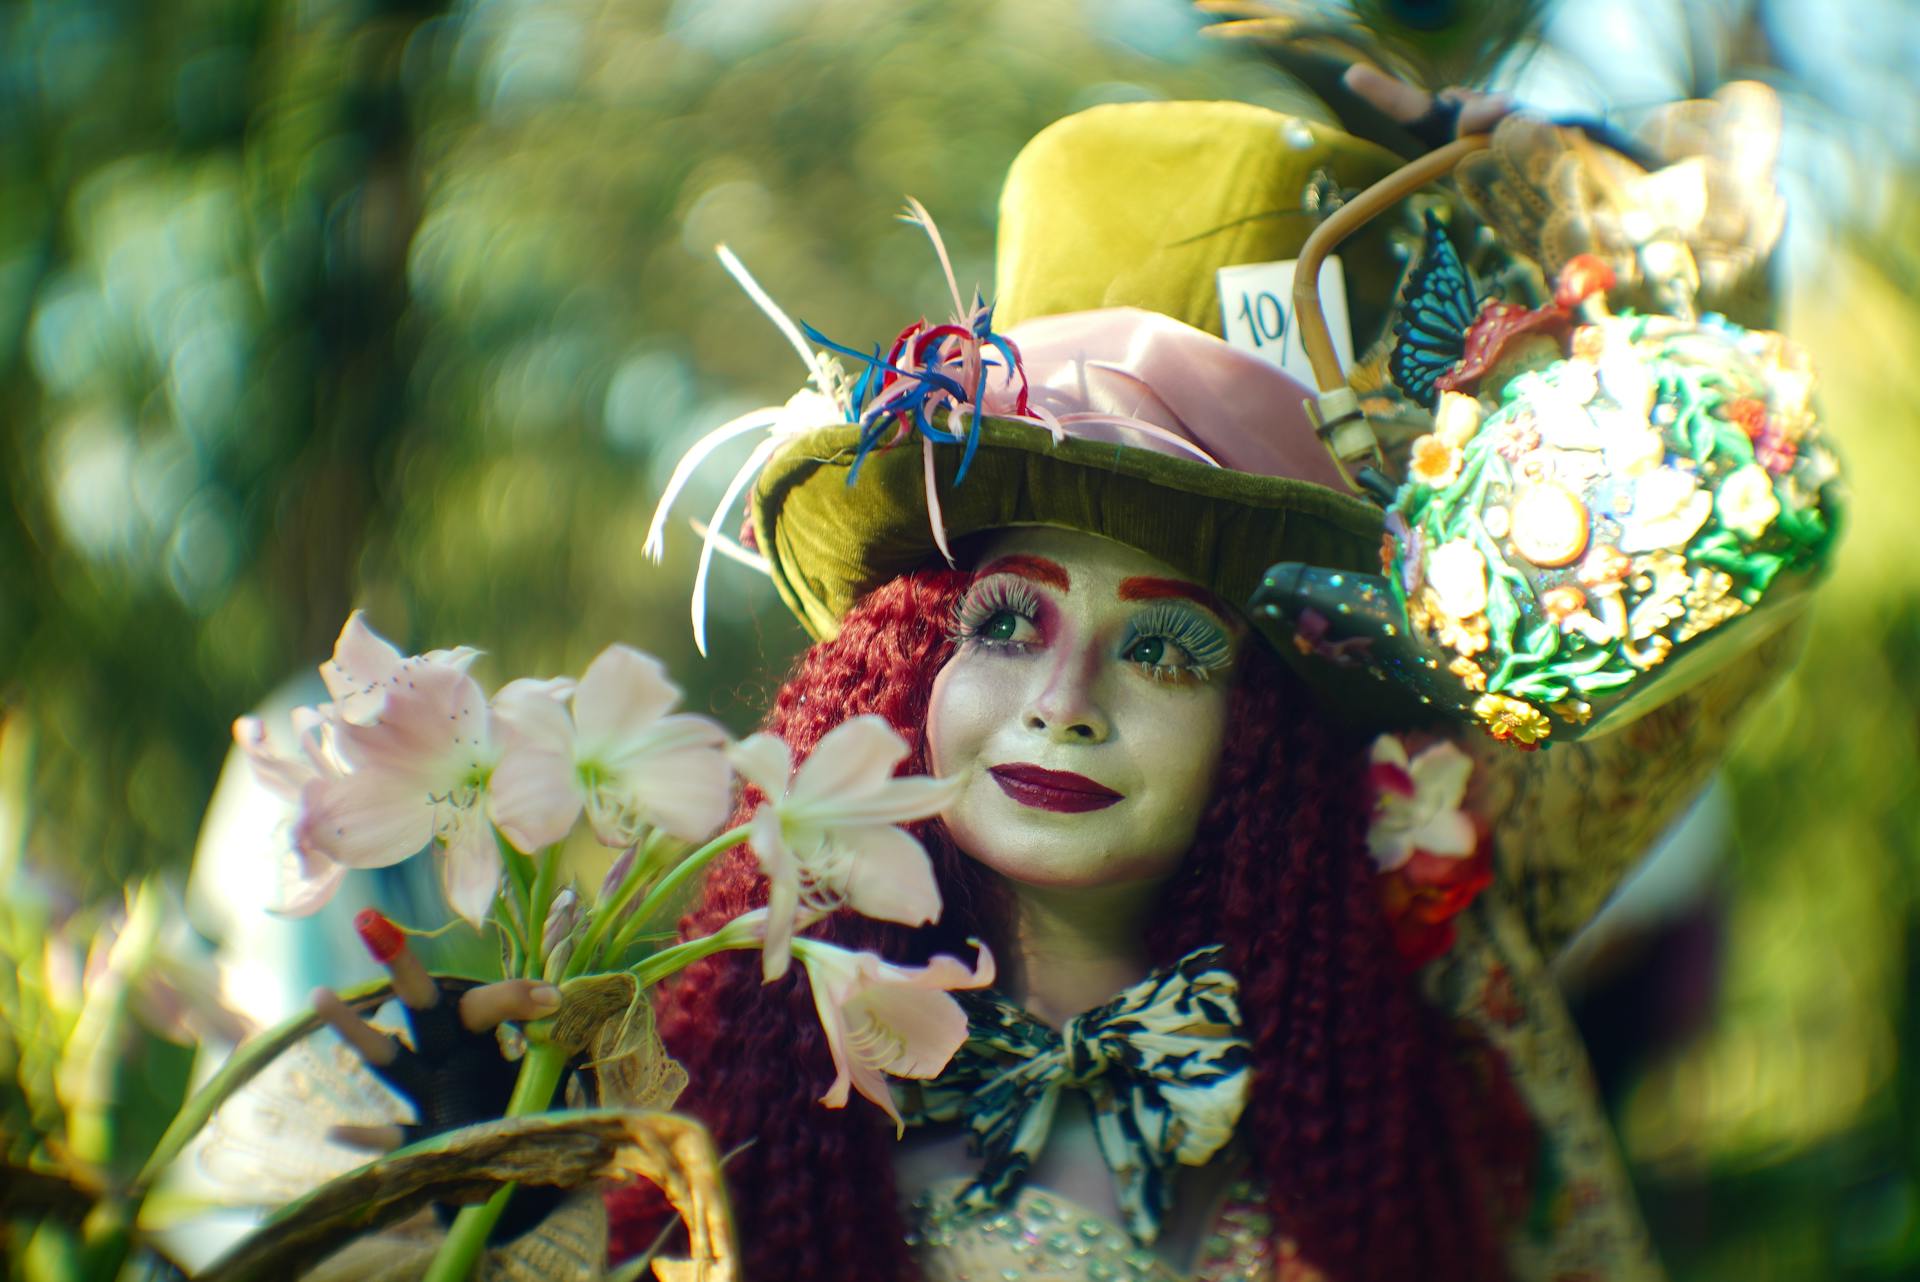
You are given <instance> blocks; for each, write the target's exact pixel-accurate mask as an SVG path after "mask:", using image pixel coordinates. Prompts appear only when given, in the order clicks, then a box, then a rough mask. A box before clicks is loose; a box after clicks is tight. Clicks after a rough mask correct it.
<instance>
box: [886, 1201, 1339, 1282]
mask: <svg viewBox="0 0 1920 1282" xmlns="http://www.w3.org/2000/svg"><path fill="white" fill-rule="evenodd" d="M965 1185H966V1181H965V1180H961V1179H955V1180H949V1181H947V1182H945V1183H944V1184H940V1185H936V1186H935V1187H933V1188H931V1189H929V1190H928V1191H927V1192H926V1193H925V1194H923V1195H922V1196H921V1197H920V1198H918V1199H917V1200H916V1201H915V1202H914V1204H913V1207H912V1210H911V1212H910V1214H909V1216H908V1222H909V1223H910V1224H911V1225H912V1228H911V1229H910V1231H909V1234H908V1238H907V1242H908V1245H910V1246H912V1247H913V1248H914V1250H915V1253H916V1254H917V1256H918V1258H919V1261H920V1269H921V1273H922V1276H923V1277H924V1278H925V1279H926V1282H1026V1280H1027V1279H1051V1280H1053V1282H1067V1280H1068V1279H1074V1280H1076V1282H1077V1280H1081V1279H1084V1280H1085V1282H1326V1279H1325V1278H1324V1276H1323V1275H1322V1274H1321V1273H1320V1272H1319V1271H1318V1270H1316V1269H1314V1268H1313V1267H1312V1266H1311V1265H1309V1264H1308V1263H1307V1262H1306V1261H1305V1260H1304V1259H1302V1258H1301V1256H1300V1252H1299V1248H1298V1247H1297V1246H1296V1245H1295V1244H1294V1243H1293V1241H1292V1240H1291V1239H1289V1238H1286V1237H1278V1238H1276V1237H1275V1236H1274V1232H1273V1221H1272V1218H1271V1216H1269V1215H1268V1213H1267V1211H1266V1210H1265V1208H1264V1207H1263V1206H1262V1205H1261V1199H1260V1197H1259V1194H1258V1190H1257V1189H1256V1188H1255V1187H1254V1185H1253V1184H1252V1183H1251V1182H1250V1181H1247V1180H1240V1181H1237V1182H1235V1184H1234V1185H1233V1186H1232V1187H1231V1188H1230V1189H1229V1190H1228V1193H1227V1197H1226V1200H1225V1202H1224V1204H1223V1205H1222V1207H1221V1209H1220V1212H1219V1214H1218V1215H1217V1216H1216V1217H1215V1219H1214V1222H1213V1227H1212V1231H1211V1232H1210V1233H1209V1234H1208V1236H1207V1238H1206V1240H1205V1242H1203V1243H1202V1244H1201V1248H1200V1253H1199V1258H1198V1260H1197V1261H1196V1265H1195V1269H1194V1272H1193V1273H1192V1274H1191V1275H1190V1276H1185V1277H1183V1276H1182V1275H1181V1274H1180V1273H1179V1272H1178V1271H1177V1270H1175V1269H1174V1268H1173V1267H1172V1266H1171V1265H1169V1264H1167V1263H1166V1262H1165V1261H1164V1260H1162V1259H1161V1258H1160V1257H1159V1256H1157V1255H1155V1254H1154V1253H1153V1252H1152V1251H1149V1250H1146V1249H1144V1248H1141V1247H1138V1246H1135V1245H1134V1244H1133V1242H1132V1241H1131V1239H1129V1238H1128V1237H1127V1234H1126V1232H1125V1231H1124V1230H1123V1229H1121V1228H1120V1226H1119V1225H1117V1224H1114V1223H1112V1222H1111V1221H1109V1220H1107V1219H1104V1218H1103V1217H1101V1216H1098V1215H1095V1214H1093V1213H1092V1212H1091V1211H1088V1210H1087V1209H1086V1208H1084V1207H1082V1206H1080V1205H1079V1204H1077V1203H1075V1202H1073V1201H1070V1200H1069V1199H1067V1198H1063V1197H1060V1196H1058V1195H1056V1194H1053V1193H1048V1192H1045V1191H1044V1190H1039V1189H1035V1188H1033V1187H1031V1186H1026V1187H1023V1188H1021V1189H1020V1191H1019V1192H1018V1193H1017V1194H1015V1195H1014V1197H1013V1198H1012V1199H1011V1200H1010V1201H1009V1202H1008V1204H1007V1205H1006V1206H1005V1207H1004V1208H1001V1209H999V1210H991V1211H986V1212H975V1211H967V1210H964V1209H961V1208H959V1207H957V1206H956V1205H955V1202H954V1196H955V1194H957V1193H958V1192H959V1191H960V1190H961V1189H962V1188H963V1187H964V1186H965Z"/></svg>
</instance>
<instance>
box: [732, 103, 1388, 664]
mask: <svg viewBox="0 0 1920 1282" xmlns="http://www.w3.org/2000/svg"><path fill="white" fill-rule="evenodd" d="M1398 164H1399V161H1398V159H1397V158H1396V157H1394V156H1393V155H1391V154H1390V153H1388V152H1386V151H1384V150H1381V149H1379V148H1377V147H1374V146H1372V145H1371V144H1368V143H1364V142H1361V141H1359V140H1357V139H1354V138H1351V137H1348V136H1346V135H1345V134H1342V133H1340V132H1338V131H1337V130H1334V129H1330V128H1327V127H1324V126H1320V125H1314V124H1309V123H1307V122H1304V121H1301V120H1298V119H1296V118H1293V117H1290V116H1286V115H1282V114H1280V113H1278V112H1274V111H1270V110H1267V109H1264V108H1259V107H1253V106H1248V105H1245V104H1240V103H1220V102H1175V103H1161V102H1155V103H1136V104H1126V105H1116V106H1105V107H1099V108H1095V109H1092V110H1090V111H1086V112H1082V113H1080V114H1078V115H1074V116H1070V117H1067V118H1066V119H1064V120H1061V121H1059V122H1057V123H1056V124H1054V125H1052V126H1051V127H1049V128H1048V129H1046V130H1044V131H1043V132H1042V133H1040V134H1039V135H1038V136H1037V137H1036V138H1034V139H1033V141H1032V142H1030V143H1029V144H1028V145H1027V147H1026V148H1025V149H1024V150H1023V151H1022V152H1021V154H1020V155H1019V157H1018V158H1017V159H1016V160H1015V161H1014V163H1013V167H1012V169H1011V171H1010V173H1009V175H1008V178H1007V183H1006V187H1005V190H1004V192H1003V195H1002V198H1001V223H1000V254H999V268H998V280H997V299H996V302H995V304H994V307H993V309H992V311H991V324H992V326H993V329H994V331H996V332H997V333H998V334H1004V335H1005V336H1006V337H1007V338H1008V339H1010V340H1011V342H1012V346H1013V348H1014V349H1015V350H1016V351H1017V353H1018V357H1019V360H1020V363H1021V366H1022V372H1023V373H1024V375H1025V380H1024V383H1025V386H1023V387H1022V386H1015V385H1014V380H1013V379H1012V378H1011V377H1010V371H1009V369H1008V368H1007V364H1006V362H1004V361H1001V362H998V363H994V348H992V347H991V346H990V345H987V344H982V345H981V346H982V348H983V349H984V350H985V352H986V361H987V363H988V368H987V369H986V370H985V380H984V385H983V392H984V394H983V395H982V396H980V397H977V398H975V397H964V398H961V399H963V401H964V402H970V403H972V404H977V405H979V406H980V409H981V413H980V415H979V425H978V432H977V434H972V440H973V444H972V446H971V447H970V448H969V446H968V445H967V444H966V442H965V441H964V440H962V441H949V442H943V443H937V444H936V445H935V446H934V447H932V448H930V449H929V450H927V451H923V450H922V449H920V448H915V447H913V446H912V445H910V444H909V443H908V442H905V441H896V440H894V439H893V437H892V435H891V434H889V435H888V436H886V437H884V438H883V439H882V440H881V441H880V442H878V443H876V442H874V441H872V439H871V435H872V434H871V432H863V429H862V426H861V425H860V424H857V423H847V422H844V421H843V422H840V423H832V422H831V421H829V422H825V423H817V424H811V425H808V424H804V423H802V422H795V421H792V420H789V422H788V423H787V424H786V425H785V427H786V428H787V429H789V430H787V431H784V432H783V434H782V439H781V440H780V441H779V443H778V445H777V447H775V448H774V449H773V450H772V452H771V457H769V458H768V459H767V460H766V462H765V466H764V467H763V468H761V469H760V471H759V473H758V477H757V479H756V480H755V482H754V484H753V489H752V495H751V500H750V502H751V515H752V523H753V524H752V528H753V534H754V539H755V541H756V543H757V544H758V550H759V551H760V553H761V554H762V555H764V556H765V557H766V558H767V561H768V563H769V568H770V570H771V573H772V576H773V580H774V583H775V585H776V587H777V588H778V590H779V592H780V595H781V597H782V599H784V600H785V601H786V602H787V604H788V605H789V606H790V607H791V608H792V609H793V610H794V612H795V613H796V614H797V615H798V616H799V618H800V619H801V621H802V623H803V624H805V626H806V627H807V629H808V630H809V631H810V632H811V633H813V634H814V635H815V636H822V637H823V636H831V635H833V633H834V631H835V629H836V626H837V620H838V619H839V617H840V615H841V614H843V613H844V612H845V611H846V609H847V608H848V607H849V606H850V605H852V603H853V602H854V601H855V600H857V599H858V598H859V597H860V596H861V595H862V594H863V593H864V592H866V591H867V590H869V589H871V588H872V587H874V586H876V585H878V584H879V583H882V582H884V581H886V580H887V579H889V578H891V577H893V576H894V575H897V574H899V573H900V572H902V571H904V570H908V569H911V568H914V567H916V566H919V565H922V564H925V563H926V562H927V561H929V560H930V559H936V558H938V556H939V555H940V548H939V546H938V545H939V542H940V538H939V537H938V536H937V534H936V530H937V529H940V528H941V527H943V531H944V536H945V537H946V538H948V539H959V538H962V537H965V536H966V535H969V534H973V533H976V532H980V531H985V530H991V529H997V528H1002V527H1005V526H1009V525H1051V526H1064V527H1068V528H1072V529H1078V530H1084V531H1088V532H1090V533H1094V534H1100V535H1104V536H1106V537H1109V538H1113V539H1116V540H1119V541H1122V542H1126V543H1129V544H1131V545H1133V546H1136V547H1139V548H1141V549H1142V550H1144V551H1146V552H1148V553H1150V554H1151V555H1153V556H1156V557H1158V558H1159V559H1160V560H1162V561H1165V562H1166V563H1167V564H1169V565H1170V566H1172V567H1174V568H1175V569H1177V570H1179V571H1180V572H1181V573H1182V574H1184V575H1187V576H1188V577H1191V578H1192V579H1194V580H1195V581H1197V582H1200V583H1203V584H1205V585H1207V586H1208V587H1210V588H1211V589H1213V590H1214V591H1215V592H1216V593H1218V594H1219V595H1220V596H1222V597H1223V598H1224V599H1226V600H1230V601H1236V602H1244V601H1246V600H1247V599H1248V597H1249V595H1250V594H1251V592H1252V591H1253V589H1254V588H1255V587H1256V586H1257V585H1258V583H1259V581H1260V576H1261V574H1262V572H1263V571H1264V570H1265V569H1266V568H1267V566H1268V565H1270V564H1271V563H1273V562H1274V561H1276V560H1288V559H1297V560H1304V561H1310V562H1312V563H1314V564H1318V565H1325V566H1334V567H1342V566H1344V567H1349V568H1353V569H1368V568H1377V566H1378V564H1379V547H1380V531H1381V513H1380V510H1379V508H1378V507H1377V506H1376V505H1375V504H1373V503H1371V502H1368V501H1366V500H1365V499H1363V498H1361V497H1359V496H1358V495H1356V494H1355V493H1354V492H1353V491H1352V490H1350V489H1349V488H1348V487H1347V486H1346V485H1344V484H1343V483H1342V481H1341V478H1340V475H1339V472H1338V471H1337V470H1336V469H1335V468H1334V467H1333V466H1332V464H1331V462H1330V460H1329V459H1328V457H1327V455H1326V451H1325V449H1324V447H1323V446H1322V445H1321V444H1320V442H1319V441H1318V440H1317V439H1316V437H1315V436H1314V434H1313V430H1312V428H1311V426H1310V425H1309V424H1308V422H1307V420H1306V418H1305V415H1304V413H1303V411H1302V408H1301V403H1302V401H1303V400H1304V399H1305V398H1306V397H1307V396H1308V395H1309V394H1310V392H1309V389H1307V388H1306V387H1305V386H1304V385H1303V384H1301V383H1299V382H1298V381H1297V380H1295V379H1292V378H1290V377H1289V376H1287V375H1285V374H1284V373H1282V372H1281V371H1280V370H1279V369H1278V368H1276V367H1274V366H1272V365H1270V364H1268V363H1267V362H1266V361H1264V360H1263V359H1261V358H1259V357H1255V356H1252V355H1250V354H1247V353H1244V352H1241V351H1240V350H1238V349H1236V348H1234V347H1232V346H1230V345H1229V344H1228V343H1227V342H1226V341H1225V340H1224V339H1222V338H1221V337H1220V334H1221V330H1222V326H1221V317H1220V307H1219V302H1218V297H1217V294H1216V290H1215V272H1216V270H1217V269H1218V268H1220V267H1223V266H1229V265H1233V264H1241V263H1263V262H1271V261H1276V260H1283V259H1289V258H1292V257H1294V256H1296V255H1297V254H1298V253H1299V250H1300V246H1301V245H1302V243H1304V241H1305V240H1306V237H1307V235H1308V233H1309V232H1310V231H1311V230H1312V228H1313V225H1314V218H1313V217H1312V215H1311V214H1310V213H1309V212H1308V211H1307V210H1306V209H1305V208H1304V207H1303V199H1302V197H1303V193H1304V192H1306V191H1308V190H1309V189H1310V188H1311V187H1313V186H1314V185H1315V184H1316V183H1319V184H1324V185H1327V186H1332V187H1338V188H1342V189H1352V188H1357V187H1364V186H1367V185H1369V184H1371V183H1373V182H1374V181H1376V180H1378V179H1379V178H1380V177H1382V176H1383V175H1385V174H1387V173H1389V172H1391V171H1392V170H1394V169H1395V168H1396V167H1397V166H1398ZM1376 248H1380V249H1383V248H1384V247H1383V246H1377V247H1376ZM1355 261H1356V263H1357V264H1358V263H1365V264H1368V265H1367V266H1356V268H1355V271H1354V273H1353V276H1352V277H1351V280H1350V283H1351V285H1352V287H1353V289H1354V293H1355V296H1356V298H1372V299H1374V300H1375V303H1374V305H1373V306H1372V307H1371V308H1364V307H1363V308H1357V309H1356V310H1357V311H1358V312H1359V313H1360V314H1362V315H1363V316H1368V317H1371V318H1372V319H1373V322H1374V323H1375V324H1377V323H1378V320H1379V318H1380V317H1381V315H1382V313H1383V308H1382V306H1381V305H1380V304H1381V303H1382V302H1383V301H1384V300H1385V299H1386V298H1387V297H1388V296H1389V295H1390V293H1391V290H1392V287H1393V283H1394V281H1395V279H1396V278H1397V276H1398V266H1397V264H1395V263H1394V262H1393V260H1392V259H1391V257H1390V256H1389V255H1387V254H1386V253H1384V252H1376V253H1371V254H1362V255H1356V258H1355ZM956 308H957V309H959V300H958V298H957V297H956ZM959 319H960V320H961V321H962V322H963V324H962V325H961V326H956V327H955V328H963V327H965V324H966V319H967V318H966V317H965V316H962V317H960V318H959ZM815 337H817V336H815ZM908 346H909V347H910V346H912V343H911V341H909V343H908ZM961 381H962V382H963V384H964V382H966V380H965V379H962V380H961ZM963 408H964V407H963ZM1022 411H1025V412H1022ZM959 417H960V418H961V419H963V420H965V419H967V417H968V415H967V413H964V412H963V413H962V414H961V415H960V416H959ZM932 421H933V422H935V423H936V424H937V423H939V422H940V421H941V420H939V419H938V417H937V416H935V417H933V419H932ZM1055 424H1057V425H1058V426H1059V430H1058V431H1055V430H1052V429H1053V427H1054V425H1055ZM808 426H811V427H813V428H814V429H815V430H804V428H805V427H808ZM949 426H950V427H951V428H952V431H951V433H950V434H951V435H960V436H964V435H968V431H967V429H969V428H970V427H971V426H972V425H971V423H970V422H965V421H963V422H959V423H953V424H949ZM1155 429H1158V433H1164V435H1162V434H1157V433H1156V431H1155ZM1174 437H1177V438H1179V440H1180V441H1183V442H1185V445H1182V444H1179V443H1177V442H1176V441H1174V440H1173V439H1171V438H1174ZM863 441H864V442H865V445H866V447H865V448H863ZM929 456H930V457H931V464H930V466H931V469H932V474H933V488H932V490H931V497H932V500H933V509H932V510H930V507H929V501H928V500H929V494H930V491H929V489H928V485H927V482H926V470H927V468H928V467H929V463H928V457H929ZM963 468H964V475H962V469H963ZM856 469H857V472H858V475H857V478H855V479H853V480H852V483H851V484H850V483H849V480H850V478H851V477H854V474H855V472H856Z"/></svg>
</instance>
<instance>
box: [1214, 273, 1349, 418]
mask: <svg viewBox="0 0 1920 1282" xmlns="http://www.w3.org/2000/svg"><path fill="white" fill-rule="evenodd" d="M1293 269H1294V260H1293V259H1288V260H1286V261H1285V262H1278V263H1240V264H1237V265H1235V266H1232V267H1222V268H1221V269H1220V271H1219V273H1218V282H1219V288H1220V319H1221V322H1222V325H1223V327H1224V329H1225V331H1226V337H1227V341H1228V342H1229V343H1232V344H1233V345H1234V346H1235V347H1238V348H1239V349H1240V350H1241V351H1244V352H1252V353H1253V354H1254V355H1255V356H1258V357H1260V358H1262V359H1263V360H1268V361H1272V362H1273V363H1274V364H1275V365H1278V366H1279V367H1280V368H1281V369H1283V370H1285V371H1286V372H1287V373H1289V374H1291V375H1293V376H1294V377H1295V378H1297V379H1299V380H1300V381H1301V382H1302V383H1305V384H1306V385H1307V386H1308V387H1315V386H1318V384H1316V383H1315V382H1314V377H1313V366H1312V365H1311V364H1309V363H1308V361H1307V352H1306V349H1305V348H1304V347H1302V346H1301V345H1300V335H1299V333H1298V332H1297V329H1296V327H1295V325H1294V323H1293V322H1294V316H1293ZM1320 306H1321V308H1322V309H1323V310H1324V311H1325V312H1326V316H1327V328H1328V329H1330V330H1331V331H1332V332H1333V349H1334V351H1336V352H1338V353H1339V355H1340V367H1341V368H1342V369H1352V368H1353V333H1352V329H1351V327H1350V326H1349V325H1348V323H1347V278H1346V275H1345V273H1344V272H1343V271H1342V270H1341V267H1340V260H1339V258H1337V257H1334V258H1328V259H1327V260H1326V262H1325V263H1324V264H1323V265H1322V266H1321V268H1320Z"/></svg>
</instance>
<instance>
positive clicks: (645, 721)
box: [492, 645, 733, 853]
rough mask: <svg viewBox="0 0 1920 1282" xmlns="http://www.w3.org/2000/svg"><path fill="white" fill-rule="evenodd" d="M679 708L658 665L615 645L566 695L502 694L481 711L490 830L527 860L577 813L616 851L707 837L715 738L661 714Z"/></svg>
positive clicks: (697, 725)
mask: <svg viewBox="0 0 1920 1282" xmlns="http://www.w3.org/2000/svg"><path fill="white" fill-rule="evenodd" d="M567 700H570V701H571V704H572V715H571V716H569V715H568V711H567V708H566V706H565V701H567ZM679 701H680V690H679V688H678V687H676V686H675V685H674V684H673V682H671V681H669V680H668V679H667V674H666V669H665V668H663V667H662V666H661V665H660V662H659V661H658V660H657V659H655V658H653V657H652V656H651V655H645V654H641V653H640V652H639V651H638V650H634V649H631V648H629V647H627V646H624V645H610V646H608V647H607V648H606V649H605V650H602V651H601V652H600V654H599V656H598V657H596V658H595V659H594V661H593V662H592V663H591V664H590V665H588V667H587V671H586V674H585V675H584V676H582V677H581V678H580V683H579V685H578V686H574V685H572V684H571V683H570V682H534V681H515V682H512V683H510V684H509V685H507V686H505V687H503V688H502V689H501V690H500V692H499V693H498V694H497V695H495V696H494V705H493V707H494V715H495V717H496V719H497V721H498V723H499V728H500V738H501V743H502V747H503V752H502V754H501V757H500V764H499V768H498V769H497V770H495V771H494V775H493V782H492V790H493V816H494V821H495V822H496V823H498V824H499V825H500V831H501V832H503V833H505V834H506V837H507V840H509V841H511V842H512V843H513V844H514V845H515V846H516V847H518V848H519V849H521V850H524V851H527V852H529V853H531V852H532V851H535V850H539V849H540V848H541V847H543V846H548V845H551V844H553V843H554V842H556V841H559V840H560V839H561V838H562V837H565V836H566V835H567V832H568V830H569V829H571V828H572V827H573V825H574V822H575V821H576V820H578V819H579V817H580V813H581V811H582V810H583V809H584V810H585V811H586V815H587V822H588V823H589V824H591V825H592V826H593V831H594V835H595V836H596V837H598V838H599V839H600V841H601V842H602V843H603V844H605V845H608V846H613V847H616V848H618V847H623V846H631V845H632V844H633V843H634V842H635V841H636V840H637V839H638V838H639V836H640V833H641V830H642V829H643V828H645V827H655V828H659V829H662V830H663V831H665V832H669V833H671V834H673V835H674V836H676V837H679V838H681V839H683V840H686V841H700V840H703V839H705V838H706V837H709V836H711V835H712V834H713V832H714V830H715V829H717V828H718V827H719V826H720V825H721V823H722V822H724V821H725V819H726V817H727V811H728V809H729V808H730V807H731V806H732V803H733V774H732V771H731V770H730V769H729V768H728V765H727V758H726V753H725V751H724V749H725V746H726V742H727V735H726V731H724V730H722V729H721V728H720V727H719V726H718V725H716V724H715V723H714V722H712V721H709V720H708V719H707V718H705V717H699V716H692V715H689V714H685V713H681V714H676V715H671V716H670V715H668V710H669V709H671V708H672V707H673V706H674V705H675V704H677V703H679Z"/></svg>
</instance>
